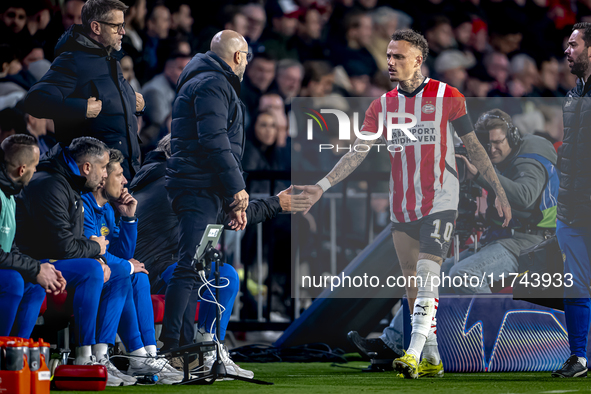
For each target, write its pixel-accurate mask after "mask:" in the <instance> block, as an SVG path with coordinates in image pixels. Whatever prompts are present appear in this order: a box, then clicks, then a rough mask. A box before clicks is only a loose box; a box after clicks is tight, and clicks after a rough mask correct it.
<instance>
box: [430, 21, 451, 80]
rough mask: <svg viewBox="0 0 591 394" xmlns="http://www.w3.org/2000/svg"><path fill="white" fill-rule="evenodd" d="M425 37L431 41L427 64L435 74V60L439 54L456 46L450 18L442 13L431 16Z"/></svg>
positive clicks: (431, 72)
mask: <svg viewBox="0 0 591 394" xmlns="http://www.w3.org/2000/svg"><path fill="white" fill-rule="evenodd" d="M425 38H426V39H427V42H428V43H429V57H428V58H427V60H426V61H425V64H426V65H427V67H428V68H429V74H430V75H434V73H436V72H437V71H436V70H435V61H436V60H437V57H438V56H439V54H440V53H441V52H443V51H445V50H446V49H450V48H452V47H453V46H454V34H453V29H452V27H451V22H450V20H449V19H448V18H447V17H445V16H442V15H438V16H433V17H431V18H429V19H428V20H427V22H426V25H425Z"/></svg>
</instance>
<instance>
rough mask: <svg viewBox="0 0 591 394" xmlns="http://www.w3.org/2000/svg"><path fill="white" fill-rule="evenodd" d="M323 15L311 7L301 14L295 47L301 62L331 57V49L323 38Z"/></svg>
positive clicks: (294, 40)
mask: <svg viewBox="0 0 591 394" xmlns="http://www.w3.org/2000/svg"><path fill="white" fill-rule="evenodd" d="M323 23H324V22H323V20H322V15H321V14H320V11H318V9H316V8H314V7H311V8H308V9H306V10H305V11H303V12H302V13H300V15H299V17H298V28H297V31H296V35H295V37H294V39H293V46H294V48H295V49H296V50H297V51H298V55H299V59H298V60H299V61H300V62H302V63H303V62H305V61H307V60H322V59H327V58H328V56H329V52H330V51H329V49H328V46H327V45H326V43H325V42H323V41H322V40H321V38H322V27H323Z"/></svg>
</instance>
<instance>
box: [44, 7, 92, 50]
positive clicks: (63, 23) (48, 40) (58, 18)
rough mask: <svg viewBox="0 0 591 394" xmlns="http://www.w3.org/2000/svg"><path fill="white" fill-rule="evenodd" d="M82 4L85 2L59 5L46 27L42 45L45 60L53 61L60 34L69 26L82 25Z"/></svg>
mask: <svg viewBox="0 0 591 394" xmlns="http://www.w3.org/2000/svg"><path fill="white" fill-rule="evenodd" d="M84 3H85V0H65V1H64V2H63V3H62V4H61V7H60V10H59V11H58V12H55V13H54V15H53V17H52V18H51V22H49V25H48V26H47V29H46V33H45V43H44V45H43V51H44V53H45V58H46V59H47V60H49V61H53V59H54V58H55V56H54V50H55V44H57V42H58V40H59V39H60V37H61V36H62V34H64V32H66V30H68V29H69V28H70V27H71V26H73V25H81V24H82V7H83V6H84Z"/></svg>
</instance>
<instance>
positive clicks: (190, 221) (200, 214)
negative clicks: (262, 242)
mask: <svg viewBox="0 0 591 394" xmlns="http://www.w3.org/2000/svg"><path fill="white" fill-rule="evenodd" d="M168 199H169V200H170V202H171V205H172V209H173V211H174V212H175V214H176V215H177V217H178V219H179V248H178V250H179V262H178V266H177V267H176V269H175V271H174V274H173V276H172V279H171V281H170V283H169V284H168V288H167V289H166V296H165V302H166V306H165V308H164V320H163V322H162V334H161V335H160V340H161V341H162V342H163V343H164V347H163V349H164V350H168V349H173V348H176V347H178V346H182V345H187V344H190V343H193V338H194V334H195V331H194V322H195V311H196V309H197V302H198V301H199V297H198V295H197V290H198V289H199V287H201V285H202V284H203V282H202V281H201V279H200V278H199V277H198V275H197V273H196V272H195V270H194V269H193V267H192V265H191V263H192V260H193V256H194V255H195V250H196V248H197V245H198V244H199V241H201V237H202V236H203V233H204V232H205V228H206V227H207V225H208V224H216V223H217V221H218V218H219V217H221V216H222V215H220V213H221V212H222V211H223V207H224V200H223V198H222V196H221V195H219V194H218V193H217V192H216V190H213V189H168ZM206 275H207V274H206Z"/></svg>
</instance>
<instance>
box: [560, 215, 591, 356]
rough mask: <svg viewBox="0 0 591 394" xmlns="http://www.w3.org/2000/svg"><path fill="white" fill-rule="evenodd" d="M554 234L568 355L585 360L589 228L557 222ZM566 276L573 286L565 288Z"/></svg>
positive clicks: (590, 318)
mask: <svg viewBox="0 0 591 394" xmlns="http://www.w3.org/2000/svg"><path fill="white" fill-rule="evenodd" d="M556 235H557V237H558V243H559V245H560V249H561V250H562V253H563V257H564V274H565V277H564V283H565V289H564V313H565V317H566V326H567V330H568V341H569V345H570V350H571V354H574V355H576V356H577V357H587V335H588V334H589V328H590V325H591V298H590V297H591V295H590V294H589V285H590V284H591V226H587V227H571V226H568V225H567V224H565V223H563V222H561V221H560V220H557V222H556ZM571 275H572V276H571ZM569 277H570V278H571V279H572V286H568V285H569V281H570V279H569Z"/></svg>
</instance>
